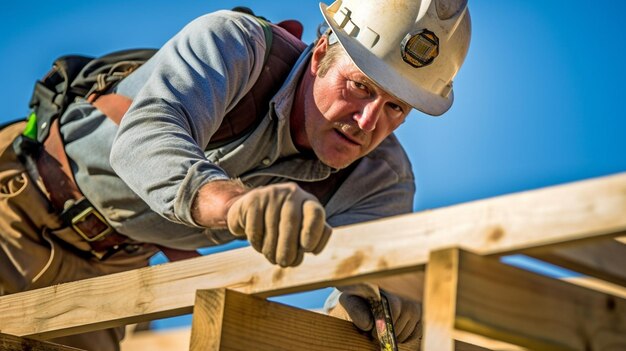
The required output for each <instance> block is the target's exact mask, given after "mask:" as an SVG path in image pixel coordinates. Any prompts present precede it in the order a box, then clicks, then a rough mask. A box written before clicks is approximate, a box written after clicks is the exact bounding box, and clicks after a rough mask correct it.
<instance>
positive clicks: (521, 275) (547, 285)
mask: <svg viewBox="0 0 626 351" xmlns="http://www.w3.org/2000/svg"><path fill="white" fill-rule="evenodd" d="M423 322H424V326H425V327H424V344H423V346H424V347H423V351H448V350H450V351H451V350H454V347H453V342H454V340H455V339H457V337H455V331H457V330H460V331H464V332H470V333H472V334H478V335H483V336H486V337H489V338H493V339H497V340H501V341H505V342H508V343H511V344H515V345H520V346H522V347H527V348H528V349H531V350H536V351H543V350H545V351H573V350H581V351H584V350H622V349H623V350H626V300H625V299H621V298H618V297H615V296H611V295H608V294H604V293H601V292H597V291H594V290H590V289H585V288H582V287H579V286H575V285H572V284H569V283H566V282H562V281H559V280H555V279H550V278H548V277H544V276H540V275H537V274H534V273H531V272H528V271H524V270H521V269H518V268H515V267H510V266H508V265H505V264H502V263H500V262H498V261H497V260H493V259H490V258H486V257H480V256H478V255H475V254H472V253H469V252H466V251H463V250H459V249H447V250H441V251H437V252H433V253H432V255H431V258H430V260H429V263H428V268H427V271H426V292H425V298H424V318H423Z"/></svg>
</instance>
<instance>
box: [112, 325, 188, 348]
mask: <svg viewBox="0 0 626 351" xmlns="http://www.w3.org/2000/svg"><path fill="white" fill-rule="evenodd" d="M190 337H191V329H190V328H176V329H171V330H158V331H141V332H137V333H133V334H131V335H128V334H127V335H126V337H125V338H124V340H122V343H121V344H120V350H121V351H146V350H148V351H181V350H188V349H189V340H190Z"/></svg>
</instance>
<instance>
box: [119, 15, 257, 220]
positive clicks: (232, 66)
mask: <svg viewBox="0 0 626 351" xmlns="http://www.w3.org/2000/svg"><path fill="white" fill-rule="evenodd" d="M265 50H266V47H265V38H264V34H263V29H262V27H261V25H260V24H259V23H258V22H257V21H256V20H255V19H254V18H252V17H249V16H246V15H243V14H238V13H234V12H230V11H219V12H215V13H212V14H208V15H205V16H203V17H200V18H198V19H196V20H194V21H192V22H191V23H190V24H188V25H187V26H186V27H185V28H183V29H182V30H181V31H180V32H179V33H178V34H177V35H176V36H174V37H173V38H172V39H171V40H169V41H168V42H167V43H166V44H165V45H164V46H163V47H162V48H161V49H160V50H159V51H158V52H157V53H156V54H155V56H154V57H153V58H152V59H151V60H156V62H154V65H153V66H154V69H153V70H152V72H151V73H150V75H149V77H148V78H147V80H146V83H145V85H143V87H142V88H141V89H140V90H139V91H138V93H137V95H136V96H135V98H134V99H133V104H132V105H131V107H130V109H129V111H128V112H127V113H126V115H125V116H124V118H123V119H122V122H121V124H120V127H119V130H118V133H117V135H116V138H115V141H114V143H113V147H112V151H111V156H110V162H111V166H112V167H113V169H114V170H115V172H116V173H117V174H118V176H119V177H120V178H122V180H124V182H125V183H126V184H127V185H128V186H129V187H130V188H131V189H132V190H133V191H134V192H135V193H136V194H137V195H138V196H139V197H141V199H142V200H143V201H145V202H146V203H147V204H148V205H149V206H150V208H151V209H152V210H153V211H155V212H156V213H158V214H160V215H162V216H164V217H165V218H167V219H169V220H171V221H174V222H177V223H183V224H187V225H192V226H196V224H195V223H194V221H193V219H192V217H191V205H192V201H193V199H194V196H195V194H196V193H197V191H198V190H199V188H200V187H201V186H202V185H204V184H205V183H207V182H209V181H212V180H218V179H228V178H229V176H228V174H226V172H225V171H224V170H222V169H221V168H220V167H218V166H217V165H215V164H213V163H211V162H209V161H208V160H207V159H206V157H205V154H204V149H205V148H206V146H207V145H208V143H209V141H210V140H211V136H212V135H213V134H214V133H215V131H216V130H217V129H218V127H219V126H220V124H221V123H222V119H223V117H224V115H225V114H226V113H227V112H228V111H229V110H230V109H232V108H233V107H234V106H235V105H236V104H237V102H238V101H239V100H240V99H241V98H242V97H243V96H244V95H245V94H246V93H247V92H248V90H249V89H250V88H251V86H252V85H253V84H254V82H255V81H256V79H257V77H258V76H259V74H260V71H261V69H262V65H263V59H264V55H265Z"/></svg>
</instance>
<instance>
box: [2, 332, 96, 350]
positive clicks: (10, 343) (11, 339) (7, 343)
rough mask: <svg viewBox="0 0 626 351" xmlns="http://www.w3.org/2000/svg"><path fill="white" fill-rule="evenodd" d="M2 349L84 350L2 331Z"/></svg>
mask: <svg viewBox="0 0 626 351" xmlns="http://www.w3.org/2000/svg"><path fill="white" fill-rule="evenodd" d="M0 350H2V351H25V350H27V351H84V350H82V349H77V348H75V347H70V346H65V345H59V344H54V343H51V342H46V341H39V340H32V339H26V338H20V337H19V336H14V335H9V334H2V333H0Z"/></svg>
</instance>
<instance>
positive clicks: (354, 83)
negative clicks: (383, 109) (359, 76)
mask: <svg viewBox="0 0 626 351" xmlns="http://www.w3.org/2000/svg"><path fill="white" fill-rule="evenodd" d="M350 82H351V83H352V86H353V87H355V88H356V89H358V90H363V91H364V92H366V93H369V89H368V88H367V85H365V84H363V83H360V82H357V81H355V80H351V81H350Z"/></svg>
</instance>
